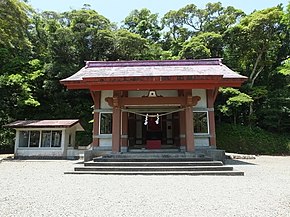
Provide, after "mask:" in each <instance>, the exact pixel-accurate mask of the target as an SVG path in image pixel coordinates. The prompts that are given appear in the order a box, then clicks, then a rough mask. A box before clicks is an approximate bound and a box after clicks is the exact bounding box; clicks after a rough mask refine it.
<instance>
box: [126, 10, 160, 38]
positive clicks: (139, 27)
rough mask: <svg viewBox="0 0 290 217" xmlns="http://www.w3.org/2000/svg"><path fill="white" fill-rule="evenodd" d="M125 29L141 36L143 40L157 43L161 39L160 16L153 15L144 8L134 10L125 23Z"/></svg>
mask: <svg viewBox="0 0 290 217" xmlns="http://www.w3.org/2000/svg"><path fill="white" fill-rule="evenodd" d="M123 23H124V25H123V28H125V29H127V30H128V31H130V32H132V33H135V34H139V35H141V36H142V37H143V38H146V39H149V40H150V41H153V42H157V41H159V39H160V30H161V27H160V25H159V21H158V14H152V13H151V11H150V10H148V9H146V8H143V9H141V10H133V11H132V12H131V13H130V14H129V16H127V17H126V18H125V20H124V21H123Z"/></svg>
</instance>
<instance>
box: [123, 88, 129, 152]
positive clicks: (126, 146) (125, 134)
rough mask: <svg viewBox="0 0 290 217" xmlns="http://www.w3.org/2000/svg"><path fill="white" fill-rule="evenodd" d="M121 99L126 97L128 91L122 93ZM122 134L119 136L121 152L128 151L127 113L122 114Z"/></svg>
mask: <svg viewBox="0 0 290 217" xmlns="http://www.w3.org/2000/svg"><path fill="white" fill-rule="evenodd" d="M122 96H123V97H128V91H123V95H122ZM121 122H122V134H121V141H122V142H121V145H122V146H121V151H123V150H122V148H123V149H124V151H127V149H128V112H122V120H121Z"/></svg>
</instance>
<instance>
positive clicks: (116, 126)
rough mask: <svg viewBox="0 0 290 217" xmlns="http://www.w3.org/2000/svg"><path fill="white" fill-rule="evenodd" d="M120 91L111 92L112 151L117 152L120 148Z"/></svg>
mask: <svg viewBox="0 0 290 217" xmlns="http://www.w3.org/2000/svg"><path fill="white" fill-rule="evenodd" d="M120 97H121V92H120V91H114V93H113V126H112V152H113V153H118V152H120V148H121V108H120V105H119V98H120Z"/></svg>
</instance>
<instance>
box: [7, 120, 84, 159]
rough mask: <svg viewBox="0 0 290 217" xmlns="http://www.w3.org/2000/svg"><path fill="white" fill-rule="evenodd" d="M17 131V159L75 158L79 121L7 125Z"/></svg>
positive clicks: (44, 121)
mask: <svg viewBox="0 0 290 217" xmlns="http://www.w3.org/2000/svg"><path fill="white" fill-rule="evenodd" d="M5 127H10V128H14V129H15V130H16V138H15V148H14V156H15V157H54V158H72V157H74V154H75V153H74V151H73V150H74V147H75V137H76V132H77V131H84V129H83V127H82V126H81V124H80V123H79V120H75V119H73V120H22V121H15V122H13V123H10V124H7V125H5Z"/></svg>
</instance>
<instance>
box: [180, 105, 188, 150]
mask: <svg viewBox="0 0 290 217" xmlns="http://www.w3.org/2000/svg"><path fill="white" fill-rule="evenodd" d="M179 127H180V130H179V131H180V135H179V137H180V149H181V150H186V145H185V144H186V141H185V111H180V112H179Z"/></svg>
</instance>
